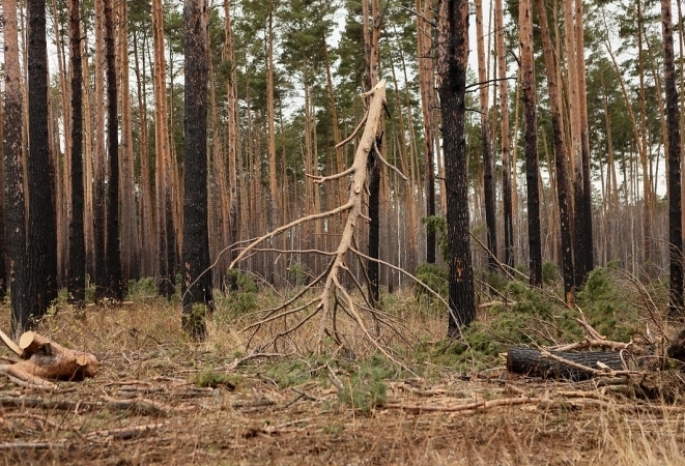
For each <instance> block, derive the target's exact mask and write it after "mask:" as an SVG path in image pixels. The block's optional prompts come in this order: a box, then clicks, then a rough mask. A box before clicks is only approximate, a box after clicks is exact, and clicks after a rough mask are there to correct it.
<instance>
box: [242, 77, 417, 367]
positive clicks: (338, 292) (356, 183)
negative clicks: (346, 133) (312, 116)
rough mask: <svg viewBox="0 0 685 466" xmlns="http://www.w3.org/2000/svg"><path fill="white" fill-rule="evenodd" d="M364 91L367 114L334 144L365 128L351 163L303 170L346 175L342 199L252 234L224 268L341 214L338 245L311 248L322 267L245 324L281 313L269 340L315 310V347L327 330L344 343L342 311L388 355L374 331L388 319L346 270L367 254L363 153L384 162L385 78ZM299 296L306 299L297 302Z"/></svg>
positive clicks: (255, 326) (259, 325) (326, 179)
mask: <svg viewBox="0 0 685 466" xmlns="http://www.w3.org/2000/svg"><path fill="white" fill-rule="evenodd" d="M364 97H367V98H369V107H368V111H367V113H366V116H365V117H364V118H363V120H362V121H361V123H360V124H359V125H358V127H357V128H356V130H355V131H354V133H353V134H352V135H351V136H350V137H349V138H348V139H347V140H345V141H342V142H341V143H340V144H339V146H340V145H343V144H346V143H347V142H349V141H350V140H352V138H354V137H355V136H356V134H357V133H358V132H359V131H360V130H361V128H362V126H364V131H363V134H362V136H361V140H360V141H359V144H358V146H357V151H356V153H355V157H354V162H353V164H352V166H350V168H348V169H347V170H345V171H342V172H340V173H337V174H334V175H330V176H312V175H308V176H310V177H312V178H314V181H315V183H317V184H321V183H325V182H334V181H335V182H337V180H340V179H342V178H348V177H349V191H348V195H347V202H345V203H344V204H342V205H340V206H338V207H336V208H334V209H331V210H328V211H326V212H321V213H315V214H311V215H308V216H305V217H303V218H300V219H298V220H295V221H293V222H291V223H289V224H287V225H283V226H281V227H279V228H276V229H274V230H273V231H271V232H269V233H268V234H266V235H264V236H262V237H260V238H257V239H256V240H254V241H252V242H251V243H250V244H249V245H248V246H246V247H245V248H244V249H243V250H242V251H241V252H240V254H238V256H237V257H236V258H235V260H233V262H232V263H231V264H230V266H229V268H233V267H235V266H236V265H237V264H238V263H239V262H240V261H241V260H243V259H244V258H246V257H248V255H249V254H250V253H252V252H254V251H255V250H256V248H257V247H258V246H259V245H260V244H262V243H264V242H265V241H268V240H270V239H271V238H273V237H275V236H277V235H280V234H283V233H285V232H286V231H289V230H291V229H293V228H294V227H296V226H298V225H300V224H303V223H305V222H313V221H318V220H321V219H325V218H330V217H334V216H344V217H343V218H344V219H345V224H344V228H343V231H342V235H341V239H340V242H339V244H338V247H337V249H336V250H335V251H328V252H326V251H315V252H316V253H320V254H322V255H325V256H327V257H329V263H328V265H327V266H326V268H325V270H324V272H323V273H322V274H321V275H319V276H318V277H316V278H315V279H314V280H313V281H312V282H311V283H310V284H308V285H307V286H306V287H305V288H303V289H302V290H299V291H298V292H297V293H296V294H295V295H294V296H292V297H290V298H289V299H288V300H286V301H285V302H284V303H282V304H281V305H280V306H278V307H276V308H274V309H269V310H267V311H265V313H264V317H262V319H260V320H259V321H257V322H255V323H253V324H251V325H250V326H248V327H247V328H245V329H244V330H246V331H252V332H255V333H256V332H257V331H258V330H259V329H261V328H262V327H263V326H265V325H266V324H269V323H271V322H275V321H278V320H281V319H286V320H290V322H289V323H288V325H287V327H286V328H284V329H283V330H282V331H280V332H279V333H278V334H277V335H276V336H275V337H274V338H273V340H272V341H273V342H275V341H276V340H278V339H279V338H281V337H284V336H286V335H288V334H290V333H292V332H294V331H296V330H298V329H301V328H303V326H304V325H305V324H306V323H307V322H310V321H311V320H312V319H313V318H314V317H315V316H318V318H319V319H320V321H319V322H320V323H319V326H318V333H317V335H316V338H315V340H316V341H315V344H316V347H317V350H319V349H321V344H322V342H323V340H324V338H325V337H326V336H329V337H332V338H333V339H334V340H335V342H336V344H338V345H344V343H343V338H342V336H341V333H340V332H339V331H338V326H337V322H338V320H339V319H340V318H341V316H346V317H347V318H348V319H350V320H351V321H352V322H354V323H355V324H357V325H358V326H359V328H361V329H362V332H363V334H364V335H365V336H366V337H367V338H368V339H369V341H371V342H372V343H373V344H374V345H376V347H377V348H378V349H379V350H380V351H381V352H383V353H384V354H386V355H387V352H386V350H385V349H383V348H382V347H381V346H380V345H379V344H378V339H377V337H378V332H379V330H380V327H381V326H382V325H390V323H389V321H388V320H387V318H386V317H385V316H383V314H382V313H381V312H380V311H377V310H375V309H373V305H372V302H371V297H370V296H369V295H368V292H367V291H366V290H365V288H366V287H364V286H363V285H362V284H361V283H360V282H359V280H357V278H356V277H355V276H354V275H353V274H352V273H351V272H350V269H349V268H348V263H347V261H348V260H361V259H366V260H368V259H369V258H368V256H366V255H365V254H363V253H362V252H360V251H358V250H357V249H356V241H355V233H356V232H357V227H358V225H359V223H360V222H361V221H363V220H368V218H367V217H365V216H364V214H363V211H362V207H363V204H364V196H365V195H366V194H367V192H368V184H367V183H368V159H369V156H370V154H373V155H374V156H375V157H376V161H377V162H380V163H385V164H387V161H385V159H384V158H383V157H382V155H381V153H380V151H379V150H378V147H377V146H376V135H377V133H378V128H379V124H380V121H381V116H382V112H383V109H384V107H385V103H386V101H385V80H382V81H380V82H379V83H378V84H376V85H375V86H374V87H373V88H372V89H371V90H370V91H369V92H367V93H365V94H364ZM372 151H373V153H372ZM391 168H392V169H393V170H396V171H397V169H396V168H395V167H392V166H391ZM398 173H399V171H398ZM400 176H401V177H402V178H403V179H406V177H404V175H402V174H401V173H400ZM344 273H347V274H348V275H349V276H350V278H351V281H352V282H353V283H354V286H355V287H356V289H357V290H358V291H359V294H360V295H361V296H362V298H356V297H353V295H355V296H356V294H355V293H351V292H350V291H348V290H347V289H346V288H345V287H344V286H342V284H341V281H340V280H341V275H342V274H344ZM314 289H317V291H318V292H317V293H316V294H315V296H314V297H313V298H311V299H307V298H305V296H306V295H307V293H308V292H309V291H311V290H314ZM302 301H305V302H304V303H302ZM370 316H372V319H373V320H370V319H369V317H370ZM370 323H371V324H373V325H375V328H374V329H373V333H374V336H372V330H371V329H370V326H369V324H370ZM267 345H268V344H267Z"/></svg>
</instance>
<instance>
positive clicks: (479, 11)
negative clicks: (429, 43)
mask: <svg viewBox="0 0 685 466" xmlns="http://www.w3.org/2000/svg"><path fill="white" fill-rule="evenodd" d="M476 42H477V46H478V81H480V82H481V83H485V81H487V73H486V61H485V44H484V42H485V41H484V37H483V0H476ZM480 125H481V139H482V140H483V196H484V197H485V224H486V225H487V230H488V231H487V245H488V249H489V250H490V253H491V254H489V255H488V267H490V269H492V270H495V269H496V268H497V206H496V204H497V198H496V191H495V177H494V175H493V170H492V148H491V144H490V131H489V123H488V87H487V86H485V85H482V86H481V87H480Z"/></svg>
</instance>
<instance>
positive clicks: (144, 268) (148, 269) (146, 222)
mask: <svg viewBox="0 0 685 466" xmlns="http://www.w3.org/2000/svg"><path fill="white" fill-rule="evenodd" d="M133 53H134V57H135V73H136V82H137V87H138V91H137V94H138V95H137V97H138V111H139V117H138V126H139V128H138V131H139V132H140V135H139V139H140V148H139V149H140V153H139V160H140V233H141V234H140V237H141V242H140V245H141V248H140V251H141V261H140V263H141V273H142V275H143V276H145V277H149V276H154V275H155V255H156V251H157V250H158V248H157V247H156V241H155V238H156V236H155V223H154V217H153V213H152V212H153V205H152V204H153V202H152V188H151V186H150V175H151V174H150V158H149V155H148V118H147V103H146V102H147V98H146V96H147V89H146V88H147V85H146V76H145V71H144V70H145V68H146V66H145V50H144V47H143V52H142V53H140V54H139V53H138V41H137V40H134V41H133ZM139 55H140V57H141V58H142V60H143V66H142V67H141V66H140V63H139ZM141 69H142V71H141Z"/></svg>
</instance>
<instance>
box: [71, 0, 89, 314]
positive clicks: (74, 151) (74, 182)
mask: <svg viewBox="0 0 685 466" xmlns="http://www.w3.org/2000/svg"><path fill="white" fill-rule="evenodd" d="M80 7H81V5H80V1H79V0H71V2H70V8H69V48H70V56H71V144H70V148H71V157H70V158H71V167H70V170H71V218H70V219H69V261H68V272H67V273H68V280H67V285H68V291H69V297H70V299H71V300H73V302H75V303H77V304H78V305H83V304H84V301H85V298H86V296H85V291H86V277H85V273H86V243H85V238H84V223H83V218H84V192H83V69H82V63H81V14H80Z"/></svg>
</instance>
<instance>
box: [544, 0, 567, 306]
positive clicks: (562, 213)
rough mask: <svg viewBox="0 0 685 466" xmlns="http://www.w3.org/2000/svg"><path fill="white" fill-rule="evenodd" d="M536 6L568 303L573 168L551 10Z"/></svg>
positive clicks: (562, 265)
mask: <svg viewBox="0 0 685 466" xmlns="http://www.w3.org/2000/svg"><path fill="white" fill-rule="evenodd" d="M535 7H536V10H537V12H538V17H539V21H540V33H541V36H542V48H543V55H544V58H545V71H546V73H547V88H548V90H549V99H550V110H551V114H552V135H553V136H552V137H553V140H554V159H555V168H556V172H557V199H558V202H559V230H560V236H561V251H562V253H561V262H562V264H561V269H562V275H563V277H564V293H565V296H566V302H567V303H568V304H572V301H573V290H574V284H575V273H574V263H573V237H572V234H571V231H572V225H571V206H570V195H569V189H570V188H569V186H570V184H569V169H568V158H567V153H566V146H565V145H564V138H563V131H564V130H563V124H562V120H561V95H560V89H559V83H558V82H557V72H556V70H557V61H556V56H555V54H554V49H553V48H552V40H551V38H550V32H549V25H548V22H547V11H546V10H545V6H544V4H543V2H542V0H535Z"/></svg>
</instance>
